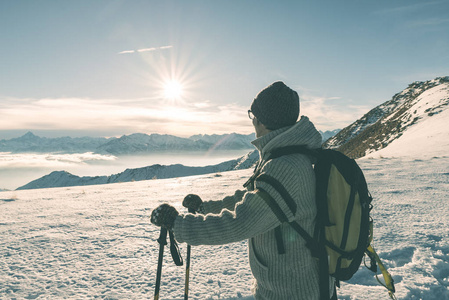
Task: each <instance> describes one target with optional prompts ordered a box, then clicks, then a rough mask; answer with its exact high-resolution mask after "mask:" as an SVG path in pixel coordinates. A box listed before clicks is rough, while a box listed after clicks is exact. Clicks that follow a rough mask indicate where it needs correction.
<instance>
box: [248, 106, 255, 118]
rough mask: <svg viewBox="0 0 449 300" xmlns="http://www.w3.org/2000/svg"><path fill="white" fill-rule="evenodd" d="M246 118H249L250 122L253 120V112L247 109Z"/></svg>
mask: <svg viewBox="0 0 449 300" xmlns="http://www.w3.org/2000/svg"><path fill="white" fill-rule="evenodd" d="M248 118H250V120H254V118H255V117H254V114H253V112H252V111H251V110H250V109H248Z"/></svg>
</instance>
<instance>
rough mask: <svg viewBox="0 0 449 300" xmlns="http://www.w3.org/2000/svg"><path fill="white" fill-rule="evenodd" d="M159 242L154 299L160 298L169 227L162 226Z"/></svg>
mask: <svg viewBox="0 0 449 300" xmlns="http://www.w3.org/2000/svg"><path fill="white" fill-rule="evenodd" d="M157 242H158V243H159V260H158V262H157V273H156V287H155V289H154V300H159V289H160V287H161V273H162V261H163V258H164V246H165V245H167V229H165V228H164V227H161V233H160V235H159V238H158V239H157Z"/></svg>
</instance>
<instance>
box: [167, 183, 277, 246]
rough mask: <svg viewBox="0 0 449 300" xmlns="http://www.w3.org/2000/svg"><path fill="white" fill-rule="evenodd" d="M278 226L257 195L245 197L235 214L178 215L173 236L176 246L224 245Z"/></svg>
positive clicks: (248, 193)
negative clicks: (183, 243) (179, 243)
mask: <svg viewBox="0 0 449 300" xmlns="http://www.w3.org/2000/svg"><path fill="white" fill-rule="evenodd" d="M279 224H280V222H279V220H278V219H277V218H276V216H275V215H274V213H273V212H272V211H271V209H270V207H269V206H268V205H267V204H266V203H265V202H264V200H263V199H262V198H261V197H260V196H259V195H258V194H257V192H255V191H254V192H247V193H245V195H244V197H243V200H242V201H240V202H238V203H237V204H236V206H235V210H234V211H231V210H228V209H226V208H225V209H223V210H221V212H220V214H207V215H194V214H186V215H179V216H178V217H177V218H176V220H175V225H174V227H173V232H174V234H175V237H176V240H177V241H178V242H181V243H182V242H186V243H188V244H190V245H223V244H228V243H233V242H238V241H242V240H245V239H248V238H250V237H253V236H256V235H258V234H261V233H264V232H266V231H268V230H271V229H274V228H275V227H277V226H278V225H279Z"/></svg>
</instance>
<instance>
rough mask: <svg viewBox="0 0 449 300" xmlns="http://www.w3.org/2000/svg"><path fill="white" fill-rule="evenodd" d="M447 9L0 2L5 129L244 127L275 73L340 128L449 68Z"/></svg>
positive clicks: (79, 132)
mask: <svg viewBox="0 0 449 300" xmlns="http://www.w3.org/2000/svg"><path fill="white" fill-rule="evenodd" d="M448 11H449V1H447V0H444V1H440V0H436V1H414V0H396V1H391V0H388V1H387V0H376V1H363V0H357V1H356V0H347V1H330V0H323V1H306V0H298V1H255V0H252V1H250V0H248V1H242V0H240V1H237V0H227V1H222V0H216V1H196V0H192V1H171V0H168V1H148V0H147V1H141V0H133V1H124V0H96V1H87V0H78V1H56V0H52V1H50V0H39V1H24V0H15V1H7V0H0V40H1V44H2V46H1V47H0V115H1V118H0V139H9V138H13V137H18V136H20V135H22V134H24V133H26V132H27V131H32V132H33V133H35V134H38V135H40V136H46V137H57V136H72V137H76V136H108V137H109V136H121V135H123V134H131V133H136V132H141V133H147V134H151V133H160V134H173V135H177V136H182V137H187V136H190V135H194V134H213V133H216V134H223V133H231V132H237V133H242V134H248V133H251V132H252V131H253V127H252V125H251V121H250V120H249V119H248V117H247V110H248V109H249V106H250V105H251V102H252V100H253V99H254V97H255V96H256V95H257V93H258V92H259V91H260V90H262V89H263V88H264V87H266V86H268V85H269V84H271V83H273V82H274V81H277V80H282V81H284V82H285V83H286V84H287V85H288V86H290V87H291V88H293V89H294V90H296V91H297V92H298V94H299V96H300V98H301V115H306V116H308V117H309V118H310V119H311V120H312V121H313V122H314V123H315V125H316V127H317V129H320V130H323V131H324V130H333V129H337V128H344V127H345V126H347V125H349V124H351V123H352V122H353V121H355V120H357V119H358V118H360V117H361V116H362V115H363V114H365V113H366V112H368V111H369V110H370V109H372V108H374V107H375V106H377V105H379V104H381V103H383V102H385V101H387V100H390V99H391V98H392V96H393V95H394V94H396V93H398V92H400V91H402V90H403V89H404V88H406V87H407V86H408V85H409V84H410V83H412V82H414V81H425V80H430V79H434V78H435V77H438V76H448V75H449V51H448V50H447V49H449V34H448V32H449V15H448V13H447V12H448ZM170 82H175V88H172V89H171V90H168V91H167V88H166V87H167V85H168V84H169V83H170ZM172 86H173V83H172ZM177 91H178V93H177Z"/></svg>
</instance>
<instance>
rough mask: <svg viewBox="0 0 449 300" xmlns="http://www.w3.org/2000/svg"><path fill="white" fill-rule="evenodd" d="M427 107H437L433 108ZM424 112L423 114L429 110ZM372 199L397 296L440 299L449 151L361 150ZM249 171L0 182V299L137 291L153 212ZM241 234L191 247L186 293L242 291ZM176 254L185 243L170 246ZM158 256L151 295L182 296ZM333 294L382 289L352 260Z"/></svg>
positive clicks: (245, 284) (242, 295)
mask: <svg viewBox="0 0 449 300" xmlns="http://www.w3.org/2000/svg"><path fill="white" fill-rule="evenodd" d="M434 117H435V116H434ZM432 118H433V117H432ZM358 162H359V163H360V165H361V167H362V169H363V170H364V171H365V175H366V178H367V181H368V184H369V188H370V191H371V193H372V195H373V197H374V210H373V217H374V226H375V228H374V232H375V236H374V247H375V248H376V250H377V251H378V253H379V255H380V257H381V259H382V261H383V262H384V263H385V265H386V267H387V268H388V269H389V271H390V273H391V274H392V275H393V278H394V280H395V283H396V289H397V292H396V296H397V297H398V299H426V300H433V299H435V300H436V299H449V291H448V287H449V230H448V228H449V218H448V216H449V205H448V203H447V195H448V194H449V173H448V169H449V158H448V157H440V158H428V159H414V158H407V157H405V158H404V157H403V158H390V159H380V158H377V159H376V158H371V159H361V160H359V161H358ZM251 171H252V170H251V169H248V170H239V171H230V172H223V173H217V174H208V175H201V176H190V177H182V178H172V179H160V180H148V181H138V182H128V183H114V184H109V185H97V186H83V187H70V188H53V189H37V190H23V191H6V192H0V209H1V214H0V235H1V236H2V239H1V240H0V298H2V299H67V298H70V299H93V298H105V299H147V298H152V297H153V293H154V283H155V273H156V268H157V257H158V249H159V245H158V243H157V242H156V239H157V238H158V235H159V228H157V227H155V226H153V225H151V224H150V223H149V216H150V213H151V210H152V209H154V208H155V207H156V206H158V205H159V204H161V203H165V202H168V203H171V204H172V205H174V206H175V207H176V208H177V209H178V210H179V211H184V209H183V208H182V207H181V201H182V199H183V197H184V196H185V195H186V194H188V193H197V194H199V195H201V196H202V197H203V199H221V198H223V197H224V196H226V195H229V194H232V193H233V192H234V190H235V189H237V188H241V185H242V184H243V183H244V182H245V181H246V179H247V178H248V177H249V176H250V175H251ZM246 247H247V245H246V241H242V242H239V243H234V244H228V245H222V246H195V247H192V265H191V278H190V298H191V299H236V298H237V299H250V298H249V297H250V295H251V292H250V287H251V281H252V276H251V273H250V269H249V264H248V260H247V249H246ZM180 248H181V251H182V253H183V255H184V256H185V251H186V245H185V244H181V245H180ZM168 253H169V251H168V248H167V247H166V255H165V259H164V266H163V270H162V286H161V291H160V298H161V299H182V298H183V289H184V274H185V269H184V267H176V266H175V265H174V263H173V262H172V261H171V259H170V258H169V254H168ZM339 299H354V300H355V299H360V300H362V299H380V300H381V299H389V297H388V295H387V292H386V290H385V289H384V288H383V287H381V286H379V285H378V283H377V282H376V280H375V278H374V276H373V275H372V273H371V272H369V271H367V270H366V269H365V268H364V267H361V269H360V270H359V272H358V273H356V275H355V276H354V277H353V278H352V279H351V280H350V281H349V282H344V283H342V286H341V288H340V290H339Z"/></svg>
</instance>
